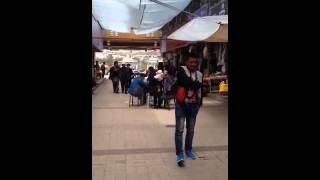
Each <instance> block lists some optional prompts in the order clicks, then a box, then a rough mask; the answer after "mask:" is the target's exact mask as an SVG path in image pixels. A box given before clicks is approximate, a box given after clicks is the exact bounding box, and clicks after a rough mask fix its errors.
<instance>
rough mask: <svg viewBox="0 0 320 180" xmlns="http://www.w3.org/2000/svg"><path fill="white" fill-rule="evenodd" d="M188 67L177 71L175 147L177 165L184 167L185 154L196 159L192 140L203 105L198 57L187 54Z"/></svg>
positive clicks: (181, 67) (182, 67) (186, 63)
mask: <svg viewBox="0 0 320 180" xmlns="http://www.w3.org/2000/svg"><path fill="white" fill-rule="evenodd" d="M185 65H186V66H180V67H179V68H178V69H177V91H176V104H175V117H176V129H175V146H176V155H177V164H178V165H179V166H181V167H183V166H184V152H185V154H186V156H187V157H188V158H190V159H192V160H195V159H196V156H195V155H194V153H193V151H192V140H193V135H194V128H195V124H196V117H197V114H198V111H199V108H200V106H201V105H202V73H201V72H200V71H198V66H199V61H198V56H197V55H196V54H194V53H188V54H187V60H186V62H185ZM185 121H186V129H187V133H186V138H185V148H184V150H183V147H182V142H183V131H184V122H185Z"/></svg>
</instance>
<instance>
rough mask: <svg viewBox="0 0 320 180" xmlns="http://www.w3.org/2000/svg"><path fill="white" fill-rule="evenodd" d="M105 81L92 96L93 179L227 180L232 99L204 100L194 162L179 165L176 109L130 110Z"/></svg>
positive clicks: (108, 82) (120, 95)
mask: <svg viewBox="0 0 320 180" xmlns="http://www.w3.org/2000/svg"><path fill="white" fill-rule="evenodd" d="M128 100H129V96H128V95H126V94H114V93H112V83H111V81H109V80H105V81H104V82H103V83H102V84H101V85H100V86H99V87H98V88H97V89H95V92H94V94H93V95H92V104H93V107H92V113H93V117H92V128H93V129H92V132H93V139H92V142H93V144H92V148H93V150H92V153H93V157H92V159H93V162H92V173H93V174H92V176H93V180H180V179H181V180H193V179H194V180H209V179H210V180H227V178H228V176H227V172H228V169H227V168H228V117H227V111H228V108H227V106H228V100H227V99H225V98H222V97H220V96H219V95H211V97H207V98H205V99H204V106H203V107H202V108H201V109H200V112H199V114H198V119H197V124H196V128H195V136H194V151H195V152H196V154H197V155H198V157H199V158H198V159H197V160H195V161H192V160H189V159H186V167H184V168H180V167H178V166H177V165H176V162H175V160H176V157H175V152H174V151H175V150H174V124H175V122H174V121H175V120H174V109H172V110H164V109H157V110H154V109H148V108H147V107H146V106H141V107H130V108H129V106H128Z"/></svg>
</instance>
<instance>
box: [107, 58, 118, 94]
mask: <svg viewBox="0 0 320 180" xmlns="http://www.w3.org/2000/svg"><path fill="white" fill-rule="evenodd" d="M119 71H120V67H119V65H118V61H114V63H113V66H112V67H111V68H110V76H109V79H110V80H111V81H112V85H113V93H119V79H120V77H119Z"/></svg>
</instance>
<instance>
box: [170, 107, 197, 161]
mask: <svg viewBox="0 0 320 180" xmlns="http://www.w3.org/2000/svg"><path fill="white" fill-rule="evenodd" d="M198 111H199V105H198V104H194V103H181V104H180V103H178V102H177V103H176V105H175V114H176V132H175V144H176V154H177V155H178V153H180V152H183V150H182V141H183V130H184V122H185V120H186V126H187V127H186V128H187V134H186V140H185V151H188V150H192V139H193V134H194V127H195V124H196V117H197V114H198Z"/></svg>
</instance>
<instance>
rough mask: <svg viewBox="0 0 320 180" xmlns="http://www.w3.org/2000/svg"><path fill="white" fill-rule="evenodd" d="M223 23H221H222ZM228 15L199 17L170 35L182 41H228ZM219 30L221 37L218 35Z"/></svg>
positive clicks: (171, 37) (170, 37)
mask: <svg viewBox="0 0 320 180" xmlns="http://www.w3.org/2000/svg"><path fill="white" fill-rule="evenodd" d="M220 24H221V25H220ZM227 24H228V15H223V16H204V17H197V18H194V19H193V20H191V21H190V22H188V23H187V24H185V25H183V26H182V27H181V28H179V29H178V30H176V31H175V32H173V33H172V34H171V35H169V36H168V39H174V40H181V41H208V42H223V41H225V42H227V41H228V25H227ZM216 32H217V33H218V32H219V34H218V35H219V37H216Z"/></svg>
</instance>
